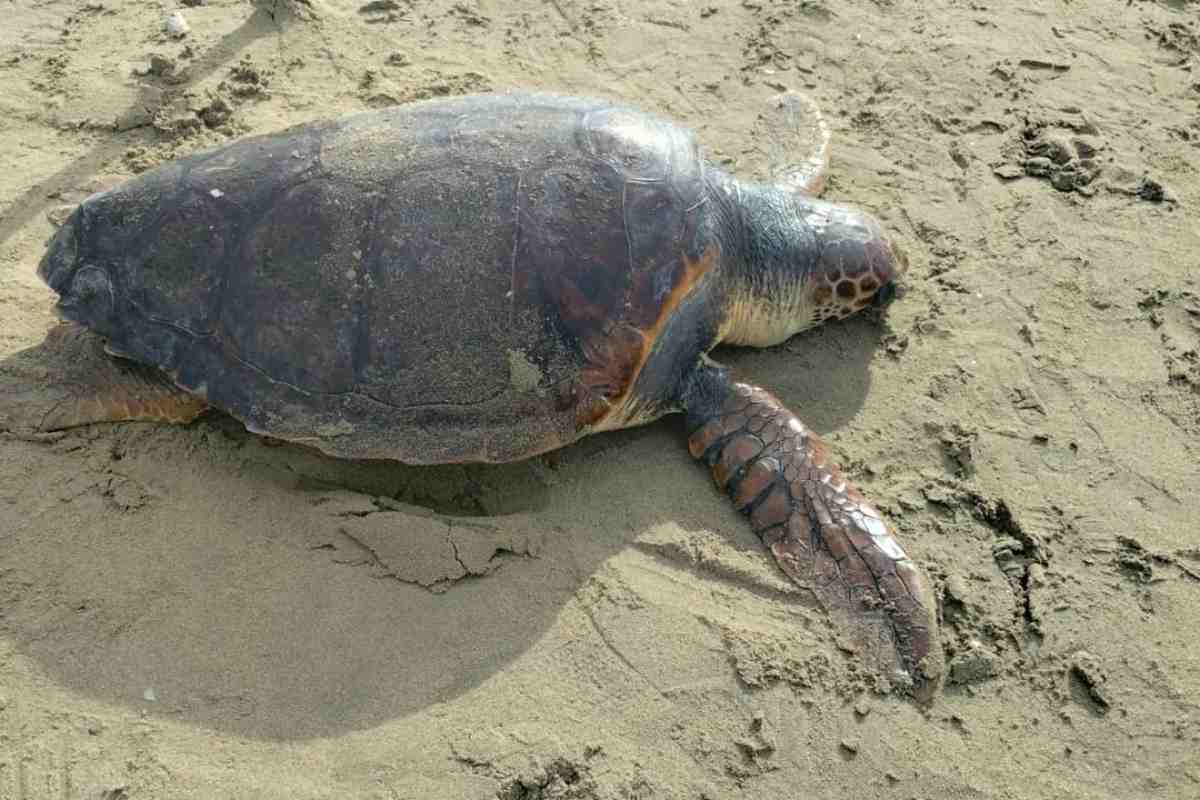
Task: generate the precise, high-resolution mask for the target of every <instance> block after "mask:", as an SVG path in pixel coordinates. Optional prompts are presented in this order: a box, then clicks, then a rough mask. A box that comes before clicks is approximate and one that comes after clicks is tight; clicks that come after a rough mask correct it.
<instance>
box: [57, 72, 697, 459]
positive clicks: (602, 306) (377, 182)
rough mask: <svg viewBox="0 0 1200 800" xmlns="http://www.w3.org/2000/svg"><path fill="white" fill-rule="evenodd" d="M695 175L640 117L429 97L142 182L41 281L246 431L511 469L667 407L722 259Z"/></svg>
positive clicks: (82, 229)
mask: <svg viewBox="0 0 1200 800" xmlns="http://www.w3.org/2000/svg"><path fill="white" fill-rule="evenodd" d="M706 185H707V184H706V180H705V166H704V162H703V160H702V158H701V155H700V153H699V151H698V148H697V145H696V143H695V141H694V138H693V137H692V135H691V134H690V133H689V132H687V131H686V130H684V129H681V128H679V127H677V126H675V125H673V124H672V123H670V122H668V121H665V120H662V119H659V118H656V117H653V116H650V115H646V114H643V113H641V112H638V111H636V110H633V109H629V108H624V107H620V106H615V105H612V104H610V103H607V102H604V101H599V100H587V99H579V98H568V97H561V96H554V95H495V96H492V95H489V96H475V97H465V98H456V99H452V100H440V101H432V102H425V103H418V104H413V105H409V106H399V107H394V108H389V109H384V110H379V111H373V112H368V113H362V114H357V115H353V116H349V117H344V118H342V119H340V120H336V121H332V122H321V123H315V124H309V125H305V126H301V127H296V128H292V129H289V130H286V131H283V132H280V133H277V134H272V135H267V136H259V137H254V138H248V139H243V140H240V141H237V142H234V143H231V144H229V145H227V146H224V147H221V148H218V149H216V150H211V151H208V152H204V153H199V154H196V155H192V156H189V157H186V158H183V159H180V160H178V161H175V162H172V163H169V164H166V165H164V166H162V167H160V168H157V169H155V170H153V171H151V172H147V173H145V174H143V175H141V176H139V177H138V178H136V179H134V180H132V181H130V182H128V183H126V184H124V185H122V186H120V187H118V188H116V189H113V190H110V191H108V192H105V193H102V194H98V195H95V196H93V197H91V198H89V199H88V200H86V201H85V202H84V203H83V204H82V205H81V206H80V207H79V208H78V209H77V210H76V212H75V213H74V214H73V216H72V217H70V219H69V220H68V221H67V222H66V223H65V224H64V226H63V228H62V229H61V230H60V231H59V233H58V234H57V235H56V237H55V240H54V241H53V242H52V243H51V247H50V250H49V252H48V253H47V255H46V257H45V259H44V260H43V262H42V265H41V268H40V270H39V271H40V273H41V275H42V276H43V278H44V279H45V280H46V281H47V282H48V283H49V284H50V285H51V287H53V288H54V289H55V290H56V291H57V292H58V293H59V294H60V295H61V302H60V307H61V311H62V313H63V315H64V316H66V317H67V318H69V319H72V320H75V321H77V322H80V323H82V324H84V325H86V326H88V327H90V328H91V329H93V330H95V331H97V332H98V333H100V334H101V335H103V336H104V337H106V338H107V339H108V340H109V343H110V346H111V347H112V348H113V349H114V350H115V351H118V352H120V353H122V354H125V355H128V357H130V358H133V359H135V360H138V361H141V362H144V363H147V364H150V365H153V366H155V367H158V368H160V369H161V370H163V371H164V372H165V373H167V374H168V375H170V376H171V378H172V379H173V380H174V381H175V382H176V383H177V384H178V385H179V386H181V387H183V388H184V389H186V390H188V391H191V392H194V393H196V394H198V395H200V396H202V397H204V398H206V399H207V400H208V402H209V403H211V404H212V405H214V406H216V407H218V408H220V409H223V410H225V411H227V412H229V413H230V414H232V415H233V416H235V417H237V418H238V419H240V420H242V421H243V422H244V423H245V424H246V426H247V427H248V428H249V429H250V430H252V431H255V432H260V433H266V434H269V435H272V436H277V437H280V438H284V439H290V440H294V441H302V442H307V443H310V444H313V445H315V446H317V447H319V448H320V449H322V450H324V451H326V452H328V453H331V454H333V455H337V456H342V457H355V458H390V459H397V460H401V461H406V462H410V463H442V462H451V461H507V460H512V459H516V458H521V457H524V456H528V455H531V454H535V453H538V452H543V451H546V450H550V449H553V448H556V447H559V446H562V445H564V444H566V443H568V442H570V441H573V440H575V439H577V438H579V437H580V436H582V435H584V434H586V433H588V432H589V431H592V430H596V429H601V428H612V427H622V426H624V425H628V424H632V423H634V422H638V421H643V420H645V419H649V418H652V417H653V416H657V415H658V414H660V413H662V412H663V411H665V410H669V407H670V406H671V404H672V402H673V401H672V390H673V389H674V388H675V387H672V386H671V385H670V383H671V381H673V380H676V381H677V379H678V376H679V375H681V374H683V370H684V369H685V368H686V367H690V365H691V364H693V363H694V362H695V357H696V356H697V355H698V354H699V352H700V351H701V350H703V349H707V347H708V346H711V344H712V341H713V339H714V338H715V328H713V326H711V325H707V327H706V326H701V327H705V332H704V333H697V332H696V331H695V330H692V329H693V328H695V327H696V325H695V324H692V323H690V322H687V321H680V320H679V319H678V317H679V316H680V314H681V309H682V308H684V307H685V306H686V307H688V308H697V307H699V306H702V305H704V304H703V303H698V302H697V298H700V297H705V296H707V295H705V291H706V290H705V287H706V286H708V285H709V284H711V283H712V281H711V280H709V279H708V276H710V275H711V274H713V273H715V269H714V268H715V267H716V265H717V263H718V253H719V250H718V248H717V247H716V245H715V241H716V240H715V237H714V236H713V233H712V231H711V224H710V220H709V218H708V210H707V204H706V203H705V202H704V201H705V198H706V194H707V189H706ZM689 313H692V312H689ZM693 316H695V314H694V313H693ZM697 319H698V317H697ZM671 327H675V328H679V329H687V330H686V331H685V334H686V335H685V334H679V333H676V334H672V339H671V342H672V345H671V346H669V347H656V345H657V344H658V343H659V341H660V339H662V338H663V336H664V332H665V331H667V329H668V328H671ZM651 362H654V364H653V368H652V369H650V370H646V367H647V364H650V363H651ZM643 372H646V374H651V373H652V374H653V375H654V376H655V377H654V381H653V383H654V385H653V386H651V387H649V389H647V390H645V391H642V390H640V389H636V387H635V384H637V382H638V378H639V376H640V375H642V373H643ZM635 389H636V390H635ZM639 391H640V392H641V395H643V396H642V397H641V398H640V400H639V397H637V396H636V395H638V392H639Z"/></svg>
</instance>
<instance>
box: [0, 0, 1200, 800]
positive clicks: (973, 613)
mask: <svg viewBox="0 0 1200 800" xmlns="http://www.w3.org/2000/svg"><path fill="white" fill-rule="evenodd" d="M183 5H184V7H183V8H182V11H183V13H184V14H185V16H186V18H187V20H188V22H189V23H190V28H191V29H190V33H188V35H187V36H186V37H185V38H182V39H173V38H170V37H168V36H167V35H166V34H165V33H164V32H163V30H162V26H163V20H164V18H165V17H166V15H167V14H168V13H169V12H170V11H173V10H176V7H175V6H173V5H170V4H159V3H143V2H122V1H121V0H88V1H87V2H85V1H84V0H72V1H70V2H39V3H33V2H30V1H29V0H17V1H16V2H8V3H5V4H4V5H3V7H2V8H0V17H2V18H3V24H2V25H0V152H2V153H3V164H4V170H3V174H0V321H2V322H0V360H2V366H0V371H2V372H3V374H2V375H0V386H4V385H5V382H7V385H8V386H9V387H10V388H11V387H12V386H13V385H16V382H19V381H21V380H27V379H28V377H29V376H28V375H27V374H22V369H23V367H22V363H23V362H22V361H21V359H20V358H19V357H18V356H15V355H14V354H15V353H17V352H18V351H19V350H21V349H23V348H25V347H28V346H31V345H34V344H36V343H37V342H38V341H40V339H41V337H42V336H43V334H44V332H45V331H46V330H47V329H48V328H49V327H50V325H51V324H52V315H51V307H52V302H53V298H52V296H51V293H50V292H49V290H47V289H46V288H45V287H44V286H42V285H41V284H40V283H39V281H38V279H37V277H36V275H35V273H34V269H35V265H36V263H37V260H38V258H39V257H40V253H41V250H42V246H43V243H44V241H45V239H46V238H47V236H48V235H49V234H50V233H51V231H52V229H53V228H52V224H53V221H54V220H55V219H59V218H60V217H61V215H62V214H63V209H64V207H69V206H70V204H71V203H72V202H76V201H78V199H79V198H80V197H82V196H84V195H85V194H86V193H87V192H88V191H89V190H90V189H91V188H94V186H96V185H97V183H98V182H100V181H103V180H104V178H103V176H106V175H129V174H133V173H135V172H136V171H138V170H142V169H145V168H147V167H149V166H152V165H154V164H156V163H159V162H161V161H163V160H165V159H169V158H170V157H171V156H172V155H174V154H177V153H183V152H188V151H191V150H193V149H196V148H200V147H203V146H207V145H211V144H216V143H219V142H222V141H225V140H227V139H228V138H229V137H232V136H237V135H240V134H242V133H245V132H260V131H267V130H272V129H277V128H280V127H283V126H285V125H288V124H292V123H296V122H301V121H304V120H308V119H312V118H317V117H324V116H328V115H332V114H336V113H340V112H348V111H353V110H359V109H362V108H365V107H370V106H377V105H384V104H391V103H395V102H403V101H406V100H411V99H414V98H420V97H429V96H435V95H441V94H447V93H459V92H467V91H477V90H493V91H500V90H505V89H509V88H514V87H526V88H545V89H554V90H559V91H566V92H574V93H586V94H600V95H607V96H610V97H615V98H621V99H625V100H629V101H632V102H634V103H636V104H638V105H640V106H642V107H644V108H647V109H650V110H654V111H658V112H662V113H665V114H668V115H671V116H673V117H675V118H677V119H679V120H681V121H683V122H684V123H686V124H689V125H691V126H693V127H695V128H696V129H697V130H698V131H699V134H700V136H701V138H702V139H703V141H704V143H705V146H706V147H707V148H708V151H709V152H710V153H711V154H713V156H714V157H715V158H716V159H718V160H720V161H722V162H724V163H725V164H727V165H728V166H729V167H730V168H731V169H733V170H735V171H737V172H739V173H740V174H746V175H756V174H761V169H762V166H763V163H764V154H763V152H762V148H761V142H760V141H759V140H758V139H756V136H755V123H754V121H755V119H756V116H757V114H758V112H759V111H760V110H761V108H762V102H763V100H764V98H766V97H767V96H768V95H769V94H771V93H772V92H774V91H775V90H776V89H777V88H778V87H788V88H795V89H804V90H806V91H808V92H810V93H811V94H812V95H813V96H814V97H815V98H817V99H818V100H819V101H820V103H821V104H822V105H823V107H824V108H825V109H826V111H827V113H828V115H829V117H830V120H831V124H832V126H833V128H834V135H835V149H834V154H833V165H832V179H831V182H830V185H829V190H828V192H827V196H829V197H831V198H834V199H838V200H843V201H849V202H853V203H856V204H859V205H861V206H863V207H865V208H868V209H871V210H872V211H874V212H876V213H878V214H879V215H881V216H882V217H883V218H884V219H885V220H886V221H887V222H888V224H889V225H890V226H891V228H892V229H893V230H894V231H895V232H896V234H897V236H898V237H899V239H900V240H901V241H902V242H903V243H904V245H905V246H906V247H907V248H908V250H909V252H910V255H911V256H912V260H913V263H914V269H913V281H912V291H910V292H909V294H908V295H907V296H906V297H905V298H904V299H903V300H902V301H901V302H899V303H897V304H895V305H894V306H893V311H892V313H891V315H890V318H889V319H888V320H887V322H886V323H884V324H883V325H880V324H875V323H872V322H870V321H868V320H853V321H849V322H847V323H843V324H837V325H831V326H829V327H828V328H826V329H823V330H818V331H814V332H812V333H810V334H806V335H802V336H800V337H797V338H796V339H794V340H792V341H790V342H788V343H787V344H785V345H783V346H780V347H777V348H773V349H771V350H766V351H719V352H718V354H717V355H718V356H719V357H720V358H722V359H724V360H726V361H728V362H729V363H732V364H733V365H735V366H736V367H737V368H738V369H739V370H741V371H742V372H743V373H744V374H746V375H747V376H749V377H750V378H751V379H754V380H757V381H761V382H763V383H764V384H766V385H768V386H770V387H771V388H772V389H774V390H775V391H776V392H777V393H778V394H779V395H780V396H781V397H782V398H783V399H784V400H786V401H787V402H788V403H790V404H791V405H792V406H793V407H794V408H796V409H797V411H799V412H800V414H801V416H802V417H803V418H805V419H806V420H807V421H808V422H809V423H810V424H812V425H813V426H814V427H816V428H817V429H818V430H819V431H822V432H824V433H826V434H827V435H828V436H829V438H830V440H831V442H832V446H833V449H834V451H835V453H836V454H837V456H838V457H839V458H840V459H841V461H842V463H843V464H845V465H846V466H847V468H848V470H849V471H850V473H851V474H852V475H853V477H854V478H855V479H856V480H857V481H858V482H859V483H860V485H862V487H863V488H864V490H865V491H866V492H867V493H868V494H869V495H870V496H871V497H872V498H874V499H875V500H876V501H877V502H878V503H879V504H880V505H881V507H882V508H883V509H884V510H885V512H886V513H887V514H888V515H889V517H890V518H891V519H892V520H893V521H894V523H895V524H896V526H897V528H898V529H899V532H900V534H901V536H902V538H903V540H904V542H905V543H906V546H907V547H908V548H909V549H910V551H911V552H912V553H913V554H914V555H915V557H916V558H918V559H919V561H920V562H921V563H922V565H923V566H924V567H925V568H926V569H927V570H928V572H929V573H930V574H931V576H932V577H933V578H934V580H935V581H936V583H937V586H938V590H939V594H940V596H941V602H942V613H943V616H944V626H945V639H946V641H947V654H946V656H947V661H948V664H947V667H948V672H949V681H948V683H947V684H946V686H945V687H944V689H943V690H942V691H941V693H940V694H939V696H938V697H937V699H936V701H935V702H934V704H933V705H932V706H931V707H930V708H929V709H927V710H921V709H918V708H917V707H915V706H913V705H912V704H911V703H907V702H905V701H903V700H900V699H896V698H892V697H880V696H877V695H875V694H873V693H872V692H870V691H867V690H864V689H863V688H862V682H861V680H860V679H859V678H857V677H856V670H855V667H854V662H853V659H852V658H850V657H849V656H847V655H846V654H845V653H843V652H842V651H841V650H840V649H839V648H838V646H837V639H836V636H837V632H836V631H835V630H833V629H832V628H831V627H830V625H829V624H828V623H827V622H826V620H825V619H824V617H823V616H822V615H821V614H820V613H818V612H816V611H814V610H812V609H811V608H809V607H808V606H807V605H805V604H804V603H803V602H802V598H801V597H799V596H798V595H797V593H796V592H795V591H793V590H791V589H790V586H789V585H788V584H787V583H786V581H785V580H784V579H783V578H782V577H781V576H780V575H779V574H778V573H777V572H776V568H775V566H774V564H773V563H772V562H771V561H770V560H769V559H768V558H767V557H766V556H765V555H764V554H763V553H762V551H761V548H760V545H759V544H758V543H757V541H756V540H755V538H754V536H753V534H752V533H751V532H750V530H749V529H748V527H747V526H746V524H745V522H744V521H743V520H742V519H741V518H739V517H738V516H737V515H736V514H735V513H734V511H733V510H732V509H731V508H730V507H729V506H728V504H727V502H726V501H725V500H723V499H722V498H721V497H720V496H718V494H717V493H716V492H715V491H714V490H713V489H712V487H711V485H710V481H709V479H708V477H707V475H706V474H705V472H704V470H703V469H701V468H700V467H699V466H697V465H696V464H695V463H693V462H692V461H691V460H690V458H689V457H688V455H687V452H686V448H685V447H684V445H683V441H682V440H683V433H682V429H681V424H680V423H679V421H678V420H667V421H664V422H662V423H660V424H656V425H653V426H650V427H648V428H645V429H641V430H637V431H631V432H623V433H618V434H612V435H604V436H599V437H595V438H594V439H592V440H590V441H585V442H583V443H581V444H580V445H578V446H575V447H571V448H568V449H567V450H565V451H563V452H561V453H558V454H555V455H553V456H550V457H546V458H541V459H536V460H533V461H530V462H527V463H521V464H514V465H509V466H503V467H489V468H483V467H474V466H469V467H446V468H434V469H417V468H410V467H398V466H394V465H386V464H374V463H373V464H366V463H346V462H337V461H334V460H332V459H328V458H323V457H321V456H318V455H315V454H314V453H312V452H310V451H308V450H305V449H304V448H301V447H295V446H290V445H279V444H278V443H274V442H270V441H265V440H262V439H260V438H258V437H255V436H252V435H249V434H247V433H246V432H244V431H243V430H242V429H241V427H240V426H239V425H238V424H237V423H236V422H234V421H232V420H230V419H229V418H227V417H224V416H221V415H218V414H210V415H208V416H206V417H204V418H202V419H201V420H200V421H198V422H196V423H194V424H192V425H190V426H188V427H184V428H172V427H166V426H155V425H149V424H122V425H101V426H95V427H93V428H89V429H84V430H78V431H75V432H71V433H68V434H67V435H63V436H57V437H49V438H47V439H46V440H44V441H30V440H28V438H27V437H23V436H22V435H20V434H19V432H15V433H14V432H12V431H9V432H5V433H0V437H2V438H0V797H13V796H16V797H26V798H51V797H53V798H59V797H69V798H75V797H81V798H106V799H107V800H117V799H118V798H160V797H161V798H165V797H171V798H176V797H178V798H183V797H187V798H224V797H229V798H234V797H236V798H246V797H254V798H334V797H336V798H350V797H352V798H359V797H362V798H492V797H495V796H496V795H497V794H499V796H500V797H503V798H539V797H541V798H641V799H643V800H647V799H648V798H713V799H715V798H735V797H739V798H740V797H754V798H847V797H850V798H864V797H884V798H914V797H920V798H949V797H954V798H966V797H971V798H1032V797H1055V798H1109V797H1116V798H1135V797H1136V798H1142V797H1153V798H1158V797H1162V798H1168V797H1170V798H1194V797H1197V796H1200V711H1198V708H1200V700H1198V699H1197V698H1198V697H1200V645H1198V638H1197V634H1196V630H1197V620H1198V619H1200V540H1198V537H1197V534H1196V519H1197V503H1196V494H1197V492H1198V491H1200V470H1198V466H1197V464H1198V460H1197V459H1198V458H1200V224H1198V223H1197V217H1196V209H1197V208H1198V207H1200V183H1198V182H1197V163H1198V159H1200V150H1198V149H1197V147H1198V145H1200V23H1198V20H1200V5H1198V4H1197V3H1196V2H1194V1H1189V0H1174V1H1173V2H1172V1H1166V2H1146V1H1144V0H1133V1H1132V2H1114V0H1071V2H1054V1H1052V0H1004V1H1001V0H996V2H991V3H978V2H971V3H967V2H959V1H958V0H924V1H923V2H913V1H910V0H894V1H892V0H876V1H875V2H868V0H849V1H848V2H833V1H832V0H813V1H811V2H810V1H808V0H804V1H801V0H787V1H786V2H783V1H782V0H781V1H780V2H774V1H773V0H755V1H754V2H751V1H750V0H740V1H739V0H705V2H702V3H689V2H683V1H682V0H652V1H651V2H635V1H634V0H549V1H548V2H534V1H533V0H508V1H507V2H503V1H502V0H467V1H466V2H451V1H450V0H432V1H431V2H414V1H413V0H395V1H393V0H383V2H373V3H370V4H368V5H366V6H362V3H360V2H351V3H334V2H331V1H330V0H319V1H318V0H313V3H312V4H311V5H308V4H293V5H291V6H288V5H287V4H285V3H283V2H280V3H277V4H276V3H272V2H269V0H268V1H267V2H261V3H259V5H258V7H257V10H256V8H255V7H254V6H252V5H250V4H247V3H245V2H241V1H240V0H209V2H202V1H201V0H191V1H190V2H189V0H184V4H183ZM360 6H362V8H360ZM294 10H298V11H299V12H300V13H299V15H297V14H294V13H292V11H294ZM4 412H5V409H4V408H0V419H3V418H4ZM2 428H3V426H2V425H0V429H2ZM414 509H432V510H433V511H434V512H437V515H422V513H420V512H419V510H414ZM451 543H453V544H452V546H451ZM455 550H457V556H458V557H455V556H456V553H455ZM22 791H23V792H24V794H23V795H22V794H21V792H22Z"/></svg>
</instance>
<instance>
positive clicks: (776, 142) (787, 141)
mask: <svg viewBox="0 0 1200 800" xmlns="http://www.w3.org/2000/svg"><path fill="white" fill-rule="evenodd" d="M764 116H765V117H766V122H767V130H766V141H767V156H768V158H769V160H770V171H771V180H772V181H773V182H774V183H775V184H776V185H778V186H782V187H784V188H787V189H790V190H792V191H793V192H797V193H799V194H806V195H809V196H810V197H817V196H819V195H820V194H821V193H822V192H823V191H825V178H826V175H827V173H828V171H829V141H830V138H831V136H830V133H829V125H828V124H826V122H825V117H824V115H823V114H822V113H821V108H820V106H818V105H817V104H816V102H814V101H813V99H812V98H810V97H808V96H807V95H805V94H801V93H800V92H783V93H781V94H777V95H775V96H774V97H772V98H771V99H770V101H769V102H768V103H767V110H766V111H765V112H764Z"/></svg>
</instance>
